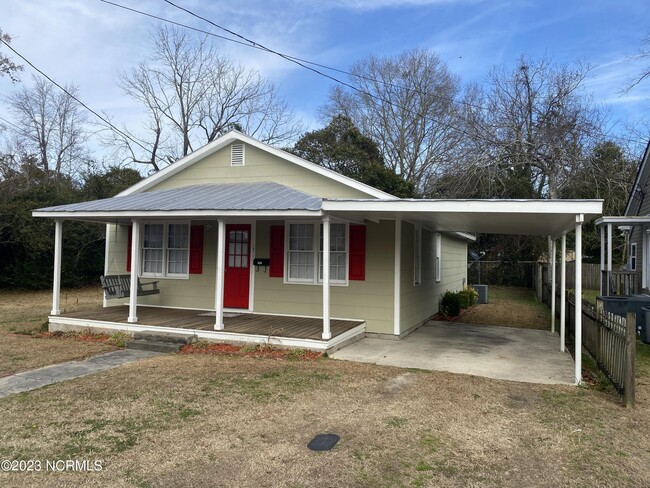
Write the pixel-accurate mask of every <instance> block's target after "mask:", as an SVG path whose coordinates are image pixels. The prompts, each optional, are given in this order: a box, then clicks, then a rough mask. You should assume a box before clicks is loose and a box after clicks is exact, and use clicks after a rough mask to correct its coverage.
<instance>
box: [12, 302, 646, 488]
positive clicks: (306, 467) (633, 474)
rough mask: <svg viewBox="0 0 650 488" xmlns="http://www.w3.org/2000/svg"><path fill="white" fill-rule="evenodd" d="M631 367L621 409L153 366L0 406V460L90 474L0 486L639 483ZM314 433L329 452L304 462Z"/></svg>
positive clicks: (640, 449) (497, 387)
mask: <svg viewBox="0 0 650 488" xmlns="http://www.w3.org/2000/svg"><path fill="white" fill-rule="evenodd" d="M45 313H46V312H45ZM30 340H31V342H24V343H21V344H22V345H23V346H24V347H32V345H33V344H40V342H39V341H42V342H47V343H48V344H53V346H57V347H64V348H65V347H67V345H66V344H67V343H70V344H72V345H74V346H79V344H80V343H79V342H78V341H75V340H73V339H61V340H57V341H55V340H50V341H45V340H37V339H33V340H32V339H30ZM24 352H25V353H28V352H29V349H26V350H25V351H24ZM638 356H639V358H638V366H639V374H638V385H637V407H636V408H634V409H629V410H627V409H625V408H623V407H621V406H620V404H619V402H618V399H617V398H616V397H615V396H613V395H611V394H609V393H606V392H603V391H599V390H597V389H589V388H577V387H571V386H548V385H533V384H524V383H514V382H507V381H499V380H491V379H487V378H478V377H473V376H466V375H455V374H451V373H438V372H434V373H431V372H425V371H420V370H405V369H399V368H392V367H383V366H376V365H371V364H361V363H351V362H345V361H336V360H332V359H327V358H323V359H319V360H316V361H298V360H296V361H287V360H276V359H257V358H250V357H241V356H226V355H211V354H193V355H184V354H175V355H165V356H160V357H156V358H153V359H149V360H145V361H141V362H138V363H132V364H129V365H126V366H123V367H120V368H116V369H113V370H109V371H105V372H102V373H99V374H95V375H92V376H88V377H84V378H78V379H76V380H72V381H68V382H64V383H59V384H55V385H51V386H48V387H45V388H42V389H39V390H35V391H32V392H28V393H22V394H18V395H13V396H10V397H6V398H3V399H0V411H1V412H2V422H0V459H23V460H29V459H38V460H42V461H43V462H45V460H57V459H77V460H90V461H91V462H92V461H94V460H100V461H101V465H102V470H101V471H95V472H85V473H84V472H61V473H43V472H41V473H12V472H0V486H38V487H49V486H52V487H54V486H56V487H58V486H125V487H127V486H134V487H149V486H151V487H153V486H188V487H202V486H206V487H208V486H209V487H212V486H227V487H231V486H232V487H249V486H250V487H276V486H281V487H311V486H333V487H334V486H335V487H424V486H435V487H447V486H502V487H520V486H549V487H551V486H553V487H555V486H634V487H637V486H647V485H648V480H650V429H649V428H648V426H649V425H650V408H649V405H650V404H649V402H650V348H649V347H648V346H645V345H642V344H639V353H638ZM319 433H335V434H338V435H340V436H341V441H340V442H339V444H338V445H337V446H336V447H335V448H334V450H333V451H331V452H325V453H316V452H312V451H309V450H308V449H307V448H306V445H307V443H308V442H309V441H310V440H311V438H312V437H313V436H315V435H316V434H319Z"/></svg>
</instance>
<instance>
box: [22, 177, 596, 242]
mask: <svg viewBox="0 0 650 488" xmlns="http://www.w3.org/2000/svg"><path fill="white" fill-rule="evenodd" d="M602 206H603V202H602V200H414V199H393V200H389V199H327V198H320V197H316V196H313V195H310V194H307V193H304V192H301V191H298V190H296V189H294V188H290V187H287V186H284V185H280V184H278V183H272V182H259V183H233V184H218V185H194V186H187V187H181V188H175V189H169V190H160V191H150V192H142V193H136V194H131V195H125V196H117V197H113V198H107V199H103V200H96V201H90V202H81V203H74V204H70V205H60V206H56V207H48V208H41V209H38V210H35V211H34V212H33V215H34V216H35V217H51V218H58V219H69V220H86V221H94V222H118V223H119V222H123V223H126V222H129V221H130V220H131V219H132V218H140V219H164V218H190V219H196V220H199V219H215V218H219V217H223V218H242V217H248V218H255V217H258V218H280V219H282V218H310V219H313V218H319V217H322V216H324V215H331V216H334V217H340V218H343V219H347V220H352V221H364V220H370V221H378V220H383V219H387V220H393V219H397V218H399V219H402V220H405V221H410V222H413V223H416V224H420V225H422V226H423V227H425V228H427V229H430V230H433V231H439V232H471V233H490V234H528V235H550V236H553V237H559V236H561V235H562V234H563V233H565V232H569V231H571V230H573V229H574V228H575V224H576V219H582V218H583V219H584V221H589V220H591V219H593V218H595V217H596V216H598V215H600V214H601V213H602Z"/></svg>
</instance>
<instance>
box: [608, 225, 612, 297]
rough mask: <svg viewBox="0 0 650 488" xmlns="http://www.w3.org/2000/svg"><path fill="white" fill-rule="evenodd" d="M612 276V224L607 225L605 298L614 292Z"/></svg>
mask: <svg viewBox="0 0 650 488" xmlns="http://www.w3.org/2000/svg"><path fill="white" fill-rule="evenodd" d="M611 276H612V224H607V296H610V295H611V294H612V292H613V291H614V290H612V289H611V284H610V283H611V281H612V280H611Z"/></svg>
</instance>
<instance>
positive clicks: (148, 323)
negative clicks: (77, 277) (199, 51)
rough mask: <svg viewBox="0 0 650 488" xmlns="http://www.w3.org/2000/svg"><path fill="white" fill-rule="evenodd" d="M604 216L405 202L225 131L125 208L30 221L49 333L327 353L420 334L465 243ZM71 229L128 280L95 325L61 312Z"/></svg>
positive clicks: (579, 203) (449, 284)
mask: <svg viewBox="0 0 650 488" xmlns="http://www.w3.org/2000/svg"><path fill="white" fill-rule="evenodd" d="M601 211H602V201H600V200H570V201H569V200H546V201H541V200H413V199H399V198H396V197H394V196H393V195H389V194H387V193H384V192H382V191H379V190H377V189H376V188H372V187H370V186H367V185H364V184H362V183H359V182H357V181H355V180H352V179H350V178H347V177H344V176H342V175H340V174H338V173H335V172H332V171H329V170H327V169H325V168H323V167H320V166H317V165H315V164H313V163H310V162H308V161H305V160H303V159H301V158H299V157H297V156H295V155H292V154H289V153H287V152H284V151H281V150H279V149H276V148H273V147H271V146H268V145H266V144H263V143H261V142H259V141H257V140H255V139H253V138H251V137H248V136H246V135H244V134H242V133H240V132H237V131H231V132H229V133H227V134H225V135H223V136H222V137H220V138H218V139H216V140H215V141H213V142H211V143H209V144H208V145H206V146H204V147H202V148H201V149H199V150H197V151H195V152H194V153H192V154H190V155H188V156H186V157H184V158H183V159H181V160H179V161H177V162H175V163H174V164H171V165H170V166H168V167H166V168H164V169H163V170H161V171H159V172H158V173H156V174H154V175H152V176H150V177H148V178H146V179H144V180H142V181H141V182H140V183H138V184H136V185H134V186H132V187H131V188H129V189H127V190H126V191H124V192H122V193H121V194H119V195H117V196H116V197H113V198H108V199H104V200H98V201H90V202H82V203H76V204H70V205H62V206H57V207H49V208H42V209H38V210H35V211H34V212H33V215H34V216H36V217H49V218H53V219H55V222H56V237H55V270H54V293H53V306H52V312H51V316H50V327H52V328H57V327H64V326H67V327H111V328H112V330H126V331H133V330H165V331H173V330H178V328H179V327H180V329H181V330H187V329H189V330H192V331H193V332H195V333H196V334H197V335H199V336H200V337H205V338H211V339H218V340H236V341H253V342H262V341H269V342H271V343H276V344H282V345H290V346H291V345H292V346H301V347H310V348H317V349H324V350H326V349H330V348H335V347H341V346H342V345H344V344H345V343H346V342H350V341H352V340H356V339H358V338H360V337H363V336H364V335H366V336H367V335H372V336H377V337H386V338H392V339H399V338H401V337H404V336H405V335H407V334H409V333H410V332H411V331H413V330H414V329H415V328H417V327H418V326H420V325H421V324H423V323H424V322H426V321H427V320H428V319H429V318H430V317H431V316H432V315H433V314H435V313H436V312H437V311H438V303H439V300H440V297H441V295H442V294H443V293H444V292H445V290H459V289H461V288H462V287H463V286H465V285H466V284H467V244H468V242H472V241H473V239H474V236H473V235H472V234H470V233H469V232H473V233H476V232H487V233H504V234H536V235H548V236H551V237H553V238H560V237H561V236H565V235H566V233H567V232H572V231H574V230H575V231H576V233H579V232H580V229H581V225H582V223H583V222H584V221H585V220H589V219H592V218H594V217H595V216H596V215H598V214H600V213H601ZM65 220H80V221H91V222H101V223H104V224H106V262H105V270H104V274H105V276H107V277H115V276H128V278H126V280H127V282H128V285H129V286H128V288H129V290H128V293H120V286H119V284H118V285H113V286H112V287H111V286H107V298H106V299H105V301H104V308H103V309H102V310H100V311H94V312H92V313H90V312H85V313H80V312H79V313H63V314H62V313H61V310H60V304H59V294H60V290H59V286H60V252H61V239H62V232H63V226H62V223H63V221H65ZM579 242H580V241H579V239H578V247H580V244H579ZM578 253H579V249H578ZM578 257H579V256H578ZM121 279H122V280H124V278H121ZM149 280H154V281H157V284H156V287H157V290H155V291H153V292H151V293H150V292H145V291H144V290H145V288H147V287H146V285H144V283H145V282H147V281H149ZM118 281H119V280H118ZM119 283H122V284H123V283H124V281H121V282H119ZM139 283H142V284H143V285H142V286H141V288H140V290H139V289H138V285H139ZM109 291H110V293H108V292H109ZM122 291H124V290H122ZM109 294H112V295H113V296H116V297H117V298H112V299H109V297H108V295H109Z"/></svg>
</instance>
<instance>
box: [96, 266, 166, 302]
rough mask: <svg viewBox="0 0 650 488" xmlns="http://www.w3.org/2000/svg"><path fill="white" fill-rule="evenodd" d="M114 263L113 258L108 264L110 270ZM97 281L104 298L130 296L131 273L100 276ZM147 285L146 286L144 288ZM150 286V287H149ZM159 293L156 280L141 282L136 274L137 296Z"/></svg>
mask: <svg viewBox="0 0 650 488" xmlns="http://www.w3.org/2000/svg"><path fill="white" fill-rule="evenodd" d="M114 264H115V258H112V259H111V262H110V264H109V266H108V270H107V271H110V269H111V267H113V266H114ZM99 281H100V282H101V284H102V288H103V289H104V297H105V298H106V300H112V299H114V298H129V297H130V296H131V275H130V274H115V275H105V276H100V277H99ZM145 287H147V288H145ZM149 287H151V288H149ZM159 293H160V289H159V288H158V281H149V282H146V283H142V282H141V281H140V277H139V276H138V296H139V297H142V296H147V295H157V294H159Z"/></svg>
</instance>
